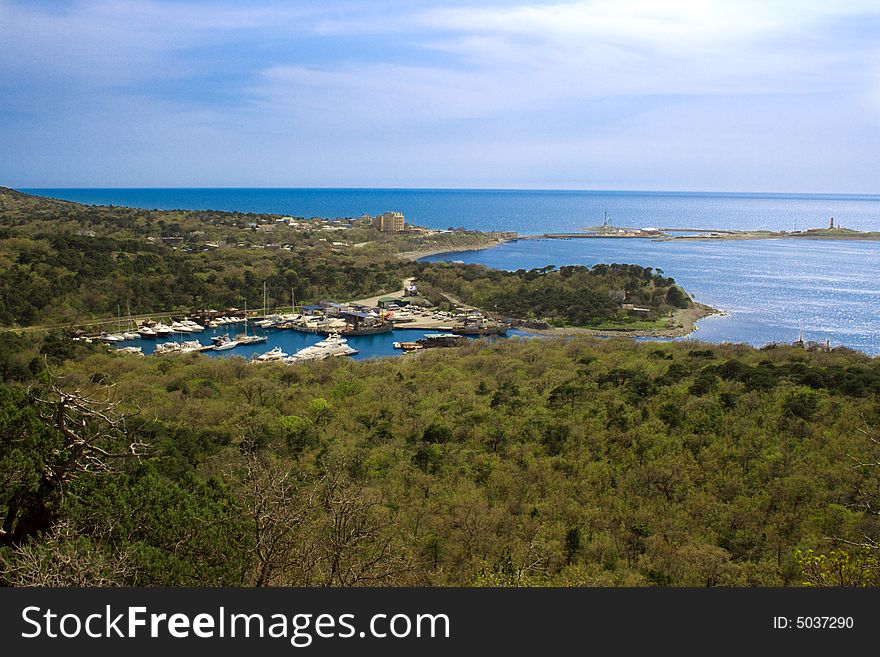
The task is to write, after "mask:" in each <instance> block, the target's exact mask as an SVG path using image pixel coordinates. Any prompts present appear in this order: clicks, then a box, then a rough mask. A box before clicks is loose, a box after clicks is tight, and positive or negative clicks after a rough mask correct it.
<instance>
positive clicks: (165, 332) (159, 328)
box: [153, 324, 174, 337]
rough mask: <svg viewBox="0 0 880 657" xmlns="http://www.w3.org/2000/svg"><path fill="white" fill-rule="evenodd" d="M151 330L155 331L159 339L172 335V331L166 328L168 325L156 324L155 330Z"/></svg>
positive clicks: (168, 327)
mask: <svg viewBox="0 0 880 657" xmlns="http://www.w3.org/2000/svg"><path fill="white" fill-rule="evenodd" d="M153 330H154V331H156V335H158V336H160V337H167V336H169V335H174V329H173V328H171V327H170V326H168V324H156V328H154V329H153Z"/></svg>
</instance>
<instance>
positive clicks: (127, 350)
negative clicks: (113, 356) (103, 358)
mask: <svg viewBox="0 0 880 657" xmlns="http://www.w3.org/2000/svg"><path fill="white" fill-rule="evenodd" d="M113 352H114V353H117V354H120V355H124V354H130V355H132V356H143V355H144V350H143V349H141V348H140V347H117V348H116V349H114V350H113Z"/></svg>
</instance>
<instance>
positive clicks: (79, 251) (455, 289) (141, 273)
mask: <svg viewBox="0 0 880 657" xmlns="http://www.w3.org/2000/svg"><path fill="white" fill-rule="evenodd" d="M490 243H492V240H491V239H490V238H489V237H488V236H487V235H486V234H483V233H479V232H476V231H452V232H441V233H437V232H435V233H424V234H422V233H413V234H400V235H389V234H385V233H381V232H379V231H378V230H375V229H373V228H372V227H370V225H369V222H368V221H365V220H363V219H343V220H327V219H318V218H310V219H305V218H290V217H282V216H280V215H255V214H244V213H237V212H203V211H198V212H196V211H182V210H181V211H176V210H174V211H150V210H139V209H134V208H120V207H109V206H98V207H96V206H86V205H81V204H77V203H69V202H66V201H57V200H53V199H46V198H41V197H36V196H30V195H27V194H22V193H20V192H15V191H12V190H8V189H3V188H0V326H7V327H12V326H18V327H23V326H31V325H35V324H37V325H40V324H51V325H55V326H73V325H80V324H86V323H88V320H90V319H96V318H101V317H103V318H113V317H115V316H116V314H117V313H122V314H123V315H125V314H127V312H128V311H129V310H130V312H131V313H132V314H134V315H144V314H151V313H177V314H182V315H185V314H188V313H189V312H191V311H192V310H193V309H196V308H209V307H213V308H227V307H236V308H241V307H243V306H244V305H247V306H248V307H249V308H252V309H253V308H257V307H262V305H263V283H265V284H266V289H267V294H268V303H269V306H270V307H276V306H289V304H290V299H291V296H294V297H295V299H296V301H297V302H298V303H314V302H317V301H319V300H321V299H336V300H350V299H357V298H364V297H370V296H374V295H376V294H379V293H383V292H386V291H390V290H398V289H400V287H401V283H402V281H403V280H404V279H405V278H407V277H409V276H414V275H417V276H419V277H420V279H421V280H423V281H424V282H425V283H426V284H428V285H430V286H431V287H432V288H434V289H437V288H442V287H443V286H448V287H449V289H448V290H443V289H439V291H440V292H443V291H449V292H452V293H454V294H458V295H460V296H462V297H463V298H464V300H465V301H466V302H467V303H470V304H472V305H476V306H478V307H485V308H488V309H493V308H496V307H497V309H498V310H499V311H501V312H505V313H508V314H511V315H513V316H517V317H531V316H534V315H535V314H537V315H539V316H541V317H550V318H551V319H558V320H559V321H562V322H565V323H568V324H574V325H590V324H593V323H595V322H597V321H603V320H604V321H618V320H623V321H624V322H625V321H626V320H628V319H631V318H629V317H628V314H627V313H626V312H622V311H621V301H620V300H617V301H614V300H612V298H611V297H610V296H609V294H608V292H609V291H611V290H629V291H630V293H631V294H632V296H633V298H634V299H635V300H636V301H638V302H639V303H644V304H646V305H647V307H648V309H649V312H650V316H651V317H652V318H659V317H662V316H665V314H667V312H668V311H669V310H670V308H672V307H674V306H678V307H682V305H684V306H687V305H688V304H690V300H689V299H688V297H687V295H686V294H685V293H682V292H681V291H680V290H679V289H678V288H677V287H676V286H675V285H674V282H673V281H672V280H671V279H666V278H663V277H661V276H659V275H657V274H655V273H652V272H650V271H649V270H646V269H644V268H642V267H637V266H625V267H624V266H621V267H617V268H615V269H610V270H609V269H607V268H605V269H603V270H602V271H601V275H600V269H602V268H601V266H600V267H599V268H594V270H595V271H594V272H593V273H592V274H588V275H585V274H583V273H582V272H580V269H581V268H564V270H563V271H561V272H558V273H548V272H547V271H542V272H540V273H542V274H546V275H545V276H543V277H542V279H541V282H540V285H539V284H538V281H534V280H533V279H535V277H536V276H537V275H538V274H537V273H536V272H538V270H535V272H532V273H528V274H524V273H517V274H506V273H503V272H496V273H491V274H488V275H487V274H486V272H488V271H489V270H485V269H484V268H480V270H481V271H482V272H483V273H481V274H480V276H481V277H482V280H481V281H480V283H479V293H475V292H476V291H477V288H475V287H474V286H473V285H471V284H470V283H473V281H474V277H473V276H472V275H471V273H469V272H472V271H476V270H475V269H474V268H471V269H467V268H455V267H452V268H450V267H449V266H447V265H444V264H442V263H436V264H422V263H413V262H409V261H406V260H402V259H401V258H400V257H398V256H399V255H400V254H401V253H402V252H404V251H407V252H408V251H412V250H413V249H418V248H420V246H419V245H421V248H426V249H429V250H442V249H443V248H462V246H463V245H465V246H468V247H472V248H479V247H481V246H485V245H486V244H490ZM575 270H577V271H575ZM454 273H457V274H459V275H455V276H454V275H452V274H454ZM572 274H575V275H572ZM511 276H515V277H523V276H524V277H525V278H527V279H528V280H529V281H530V282H529V284H528V285H527V286H526V287H527V288H528V292H529V293H528V294H516V295H515V294H514V293H515V292H516V290H515V289H512V288H516V284H515V283H512V282H511V280H510V279H511ZM464 281H469V282H470V283H469V284H468V285H463V282H464ZM646 286H647V287H646ZM648 288H650V289H648ZM643 293H644V294H643ZM673 297H674V298H673ZM514 299H515V300H516V301H517V303H516V304H514V303H512V301H514Z"/></svg>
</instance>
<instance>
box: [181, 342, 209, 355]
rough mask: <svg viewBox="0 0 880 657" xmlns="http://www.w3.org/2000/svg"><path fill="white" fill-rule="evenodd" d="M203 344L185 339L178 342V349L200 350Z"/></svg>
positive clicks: (187, 350) (187, 351)
mask: <svg viewBox="0 0 880 657" xmlns="http://www.w3.org/2000/svg"><path fill="white" fill-rule="evenodd" d="M204 348H205V346H204V345H203V344H202V343H201V342H199V341H198V340H187V341H186V342H181V343H180V351H181V352H183V353H191V352H193V351H201V350H202V349H204Z"/></svg>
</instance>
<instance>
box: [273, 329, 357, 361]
mask: <svg viewBox="0 0 880 657" xmlns="http://www.w3.org/2000/svg"><path fill="white" fill-rule="evenodd" d="M357 353H360V352H359V351H358V350H357V349H354V348H352V347H350V346H349V345H348V340H346V339H345V338H343V337H342V336H340V335H339V334H338V333H332V334H330V335H329V336H328V337H326V338H325V339H323V340H321V341H320V342H316V343H315V344H313V345H311V346H310V347H305V348H304V349H300V350H299V351H297V352H296V353H295V354H293V356H288V357H287V358H285V359H284V362H285V363H288V364H294V363H304V362H308V361H312V360H324V359H325V358H330V357H332V356H354V355H355V354H357Z"/></svg>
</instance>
